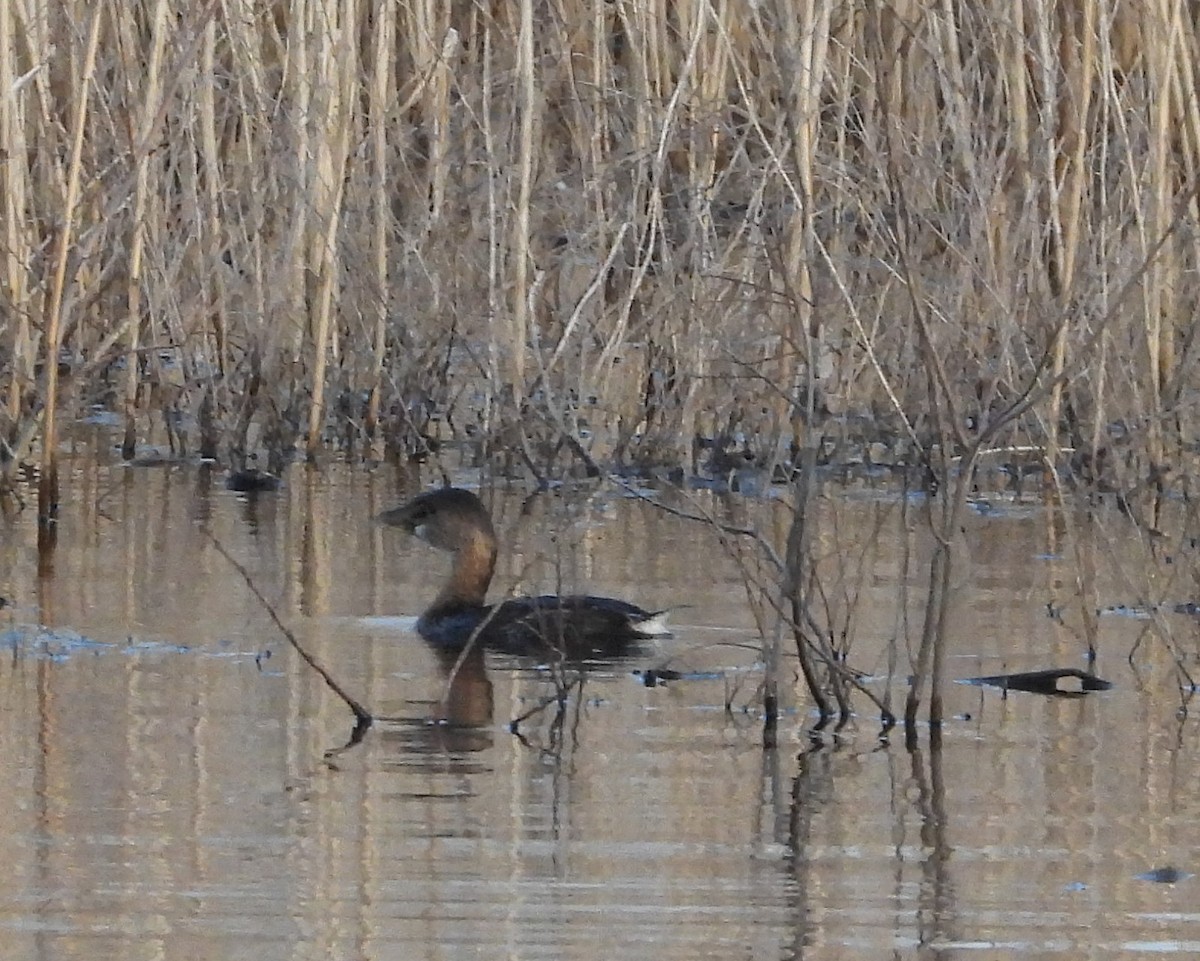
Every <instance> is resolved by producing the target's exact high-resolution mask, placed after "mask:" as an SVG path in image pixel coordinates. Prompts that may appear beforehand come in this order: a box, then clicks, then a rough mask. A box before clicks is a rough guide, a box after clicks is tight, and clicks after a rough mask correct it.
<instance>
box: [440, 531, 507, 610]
mask: <svg viewBox="0 0 1200 961" xmlns="http://www.w3.org/2000/svg"><path fill="white" fill-rule="evenodd" d="M495 570H496V539H495V538H494V537H492V536H490V535H489V534H488V532H487V531H483V530H477V531H472V532H471V534H470V537H469V538H468V540H467V541H466V543H464V544H463V545H462V546H461V547H459V548H458V550H456V551H455V552H454V567H453V569H452V570H451V572H450V580H449V581H447V582H446V586H445V587H443V588H442V590H441V593H440V594H438V596H437V600H436V601H435V602H434V606H435V607H440V606H442V605H444V604H472V605H478V606H482V605H483V603H484V599H485V598H486V597H487V590H488V585H490V584H491V583H492V574H493V572H494V571H495Z"/></svg>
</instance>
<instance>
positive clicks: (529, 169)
mask: <svg viewBox="0 0 1200 961" xmlns="http://www.w3.org/2000/svg"><path fill="white" fill-rule="evenodd" d="M519 8H520V27H519V28H518V30H519V32H518V35H517V74H516V79H517V84H518V87H517V89H518V94H517V100H518V103H519V111H520V119H519V128H518V133H517V144H518V146H517V170H516V176H517V198H516V207H515V209H514V211H513V214H514V216H513V221H512V227H511V234H510V239H509V244H510V249H509V257H510V261H509V263H510V265H511V267H512V294H511V296H510V298H509V304H510V311H511V314H510V324H511V327H510V331H509V352H510V353H509V363H508V380H509V383H510V386H511V387H512V390H513V395H514V397H516V398H518V399H523V397H524V394H525V344H526V341H527V340H528V337H529V296H530V277H529V268H530V257H531V253H530V204H531V201H532V196H533V178H534V174H535V170H534V156H533V138H534V130H535V129H536V128H537V126H538V122H539V119H540V110H539V106H540V105H539V103H538V100H537V98H536V96H535V94H536V90H537V83H536V74H535V70H536V67H535V64H534V58H533V0H519Z"/></svg>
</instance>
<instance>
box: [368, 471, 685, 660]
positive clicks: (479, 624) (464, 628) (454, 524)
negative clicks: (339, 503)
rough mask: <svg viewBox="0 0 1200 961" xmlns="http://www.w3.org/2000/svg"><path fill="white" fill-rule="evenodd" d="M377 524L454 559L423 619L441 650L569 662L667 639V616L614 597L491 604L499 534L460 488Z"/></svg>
mask: <svg viewBox="0 0 1200 961" xmlns="http://www.w3.org/2000/svg"><path fill="white" fill-rule="evenodd" d="M379 519H380V520H381V521H382V522H383V523H385V524H389V525H391V526H393V527H399V528H401V529H403V530H405V531H407V532H408V533H410V534H415V535H416V536H417V537H419V538H420V539H421V540H423V541H425V542H426V543H427V544H430V545H432V546H433V547H437V548H440V549H441V550H444V551H449V552H450V553H452V554H453V555H454V565H453V568H452V570H451V573H450V579H449V580H448V581H447V582H446V584H445V586H444V587H443V588H442V590H441V592H440V593H439V594H438V596H437V597H436V598H435V599H434V602H433V604H431V605H430V606H429V608H428V609H427V610H426V611H425V613H424V614H422V615H421V616H420V618H419V619H418V620H417V633H418V634H420V635H421V636H422V637H423V638H425V640H427V641H429V642H430V643H431V644H435V645H437V646H439V647H458V648H461V647H463V646H465V645H466V644H467V643H468V642H470V641H471V639H472V638H473V637H475V638H477V641H478V642H479V643H483V644H486V645H487V646H488V647H490V648H492V649H494V650H499V651H504V652H507V653H510V654H518V655H532V656H538V657H541V656H546V655H547V654H557V655H559V656H561V657H565V658H567V659H570V660H584V659H587V658H595V657H600V658H603V657H618V656H620V655H622V654H626V653H630V652H632V651H634V650H636V648H637V642H638V641H639V640H641V639H643V638H648V637H660V636H663V635H666V634H668V633H669V632H668V630H667V628H666V625H665V623H664V622H665V615H666V611H644V610H642V609H641V608H640V607H637V606H635V605H633V604H630V603H628V602H626V601H619V600H616V599H614V598H611V597H593V596H591V595H583V594H575V595H564V596H559V595H555V594H547V595H543V596H541V597H514V598H510V599H509V600H506V601H502V602H501V603H499V604H488V603H486V600H485V598H486V596H487V589H488V585H489V584H491V582H492V573H493V572H494V571H495V569H496V531H495V529H494V528H493V527H492V519H491V518H490V517H489V516H488V512H487V509H486V508H485V507H484V506H483V503H482V502H481V501H480V500H479V498H478V497H476V496H475V495H474V494H472V493H471V492H470V491H466V490H461V489H459V488H456V487H446V488H443V489H442V490H435V491H428V492H426V493H424V494H420V495H418V496H416V497H414V498H413V499H412V500H410V501H409V502H408V503H406V504H403V505H401V506H400V507H396V508H393V509H392V510H390V511H384V512H383V513H382V514H380V515H379Z"/></svg>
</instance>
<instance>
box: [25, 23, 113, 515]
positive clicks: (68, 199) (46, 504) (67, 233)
mask: <svg viewBox="0 0 1200 961" xmlns="http://www.w3.org/2000/svg"><path fill="white" fill-rule="evenodd" d="M104 9H105V8H104V7H102V6H100V5H96V6H95V7H93V8H92V11H91V19H90V22H89V25H88V39H87V48H86V50H85V52H84V55H83V63H82V65H81V67H80V71H79V75H78V81H77V85H76V100H75V103H74V114H75V115H74V117H73V120H74V123H73V125H72V135H71V153H70V161H69V166H68V173H67V189H66V191H65V194H64V195H63V205H62V211H61V222H60V224H59V225H58V230H57V237H56V241H57V243H56V244H55V249H54V253H55V266H54V277H53V280H52V281H51V285H50V299H49V301H48V302H47V305H46V318H45V323H46V336H45V342H44V345H45V350H44V352H43V363H44V365H45V371H46V387H45V396H44V403H45V405H46V406H45V414H44V415H43V419H42V458H41V470H40V474H39V477H38V517H39V518H41V519H42V521H43V528H44V527H46V526H47V525H49V524H51V523H52V522H53V520H54V519H55V517H56V515H57V513H58V422H57V407H58V362H59V357H58V354H59V346H60V335H61V333H62V309H63V291H64V288H65V286H66V279H67V258H68V256H69V255H70V251H71V240H72V233H73V230H74V227H75V214H76V205H77V204H78V202H79V192H80V178H81V176H82V167H83V134H84V129H85V127H86V122H87V113H88V103H89V101H90V99H91V90H90V88H91V85H92V77H93V71H94V69H95V66H96V51H97V50H98V48H99V45H100V21H101V18H102V17H103V15H104Z"/></svg>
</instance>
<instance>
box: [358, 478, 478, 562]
mask: <svg viewBox="0 0 1200 961" xmlns="http://www.w3.org/2000/svg"><path fill="white" fill-rule="evenodd" d="M379 520H380V521H381V522H382V523H384V524H390V525H391V526H392V527H399V528H401V529H402V530H404V531H407V532H408V533H409V534H413V535H415V536H417V537H419V538H420V539H421V540H423V541H425V543H427V544H429V545H431V546H433V547H437V548H440V549H441V550H444V551H452V552H457V551H460V550H462V549H463V548H465V547H472V546H475V547H477V546H479V545H480V542H481V541H482V542H485V543H487V544H490V545H493V546H494V545H495V542H496V532H495V529H494V528H493V527H492V519H491V518H490V517H489V516H488V512H487V509H486V508H485V507H484V506H483V503H482V502H481V501H480V500H479V498H478V497H476V496H475V495H474V494H472V493H471V492H470V491H466V490H462V489H460V488H457V487H445V488H442V489H441V490H436V491H426V492H425V493H424V494H418V495H417V496H416V497H414V498H413V499H412V500H410V501H408V502H407V503H405V504H401V505H400V506H399V507H394V508H392V509H391V510H390V511H384V512H383V513H382V514H380V515H379Z"/></svg>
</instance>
